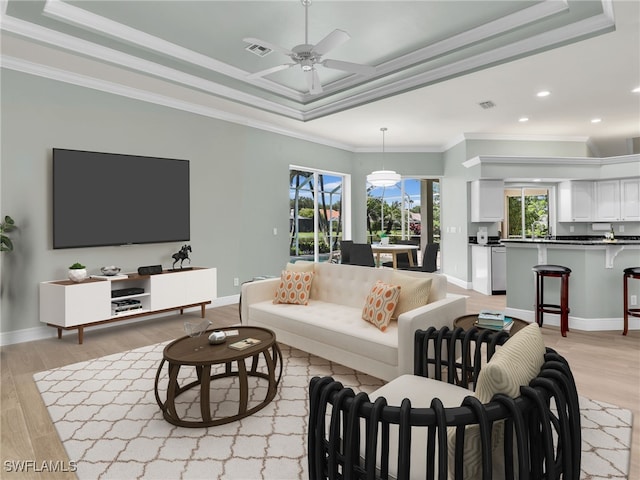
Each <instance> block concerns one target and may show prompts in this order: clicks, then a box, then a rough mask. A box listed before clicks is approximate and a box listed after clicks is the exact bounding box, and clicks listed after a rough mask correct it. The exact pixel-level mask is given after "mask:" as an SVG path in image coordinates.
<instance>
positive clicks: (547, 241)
mask: <svg viewBox="0 0 640 480" xmlns="http://www.w3.org/2000/svg"><path fill="white" fill-rule="evenodd" d="M500 243H502V244H509V243H512V244H525V245H526V244H532V245H536V244H544V245H598V246H602V245H640V237H620V238H616V239H614V240H606V239H603V238H602V237H575V238H567V237H561V238H536V239H531V238H505V239H502V240H500Z"/></svg>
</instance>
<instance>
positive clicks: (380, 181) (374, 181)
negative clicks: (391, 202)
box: [367, 127, 402, 187]
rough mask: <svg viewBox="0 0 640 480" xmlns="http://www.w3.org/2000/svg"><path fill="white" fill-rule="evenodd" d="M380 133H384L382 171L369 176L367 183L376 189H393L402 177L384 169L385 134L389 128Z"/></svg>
mask: <svg viewBox="0 0 640 480" xmlns="http://www.w3.org/2000/svg"><path fill="white" fill-rule="evenodd" d="M380 131H381V132H382V170H376V171H374V172H371V173H370V174H369V175H367V182H368V183H370V184H371V185H373V186H374V187H391V186H393V185H395V184H396V183H398V182H399V181H400V180H401V178H402V177H400V174H399V173H396V172H394V171H393V170H385V169H384V132H386V131H387V128H386V127H382V128H381V129H380Z"/></svg>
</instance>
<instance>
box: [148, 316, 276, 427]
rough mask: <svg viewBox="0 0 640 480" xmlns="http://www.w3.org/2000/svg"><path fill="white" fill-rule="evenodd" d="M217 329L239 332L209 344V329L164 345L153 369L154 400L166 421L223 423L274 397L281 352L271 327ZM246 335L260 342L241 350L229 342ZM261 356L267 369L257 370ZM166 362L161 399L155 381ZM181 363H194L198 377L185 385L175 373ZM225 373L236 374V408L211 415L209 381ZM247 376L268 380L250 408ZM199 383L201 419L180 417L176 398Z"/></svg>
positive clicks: (204, 424) (200, 424) (190, 424)
mask: <svg viewBox="0 0 640 480" xmlns="http://www.w3.org/2000/svg"><path fill="white" fill-rule="evenodd" d="M219 330H224V331H227V330H237V331H238V335H235V336H231V337H228V338H227V340H226V342H225V343H222V344H219V345H210V344H209V334H210V333H211V332H212V330H209V331H206V332H204V333H203V334H202V335H201V336H199V337H193V338H192V337H182V338H179V339H177V340H175V341H173V342H171V343H170V344H169V345H167V346H166V347H165V348H164V352H163V354H162V357H163V358H162V362H160V365H159V366H158V371H157V373H156V381H155V387H154V390H155V395H156V401H157V402H158V405H159V406H160V409H161V410H162V414H163V416H164V418H165V420H166V421H168V422H169V423H172V424H174V425H178V426H181V427H213V426H216V425H223V424H225V423H229V422H233V421H236V420H239V419H241V418H244V417H247V416H249V415H251V414H253V413H255V412H257V411H258V410H260V409H262V408H264V407H265V406H266V405H267V404H268V403H269V402H271V400H273V397H275V395H276V391H277V389H278V384H279V383H280V378H281V377H282V353H281V352H280V347H279V346H278V344H277V342H276V336H275V334H274V333H273V332H272V331H271V330H267V329H266V328H259V327H229V328H221V329H219ZM245 339H255V340H257V341H259V342H258V343H255V344H253V345H250V346H248V347H246V348H244V349H242V350H237V349H234V348H232V347H231V346H230V345H233V344H235V343H237V342H240V341H242V340H245ZM261 356H262V357H263V358H264V361H265V363H266V366H267V373H265V372H264V371H258V362H259V360H260V357H261ZM247 358H251V359H252V362H251V367H250V368H249V369H248V370H247V366H246V364H245V359H247ZM165 363H167V364H168V369H167V371H168V375H169V381H168V383H167V392H166V400H164V401H162V399H161V398H160V393H159V392H158V383H159V381H160V376H161V374H162V371H163V367H164V364H165ZM234 363H235V364H236V369H235V370H234V369H233V364H234ZM221 364H224V365H225V368H224V371H223V372H222V373H215V374H213V375H212V374H211V366H212V365H221ZM183 366H190V367H195V369H196V374H197V380H195V381H192V382H190V383H188V384H186V385H180V384H179V382H180V380H179V378H178V373H179V372H180V368H181V367H183ZM278 366H279V367H280V369H279V373H278V377H277V378H276V368H278ZM226 377H238V382H237V383H238V389H239V401H238V412H237V414H235V415H231V416H227V417H220V418H212V417H211V403H210V402H211V398H210V397H211V383H212V381H215V380H219V379H222V378H226ZM248 377H258V378H260V379H264V380H266V381H267V389H266V395H265V397H264V400H262V401H261V402H260V403H259V404H257V405H255V406H253V407H251V408H247V407H248V399H249V385H248ZM198 386H199V387H200V415H201V417H202V419H201V420H196V421H194V420H185V419H184V418H180V415H179V414H178V412H177V411H176V398H177V397H178V396H179V395H180V394H182V393H184V392H186V391H187V390H189V389H191V388H194V387H198ZM256 391H257V389H256ZM252 398H253V396H252Z"/></svg>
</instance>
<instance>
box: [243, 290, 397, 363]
mask: <svg viewBox="0 0 640 480" xmlns="http://www.w3.org/2000/svg"><path fill="white" fill-rule="evenodd" d="M314 281H315V280H314ZM249 315H250V317H251V319H252V320H251V323H252V324H255V325H258V326H265V327H267V328H273V329H274V330H276V331H280V330H282V331H286V332H289V333H290V334H293V335H296V336H299V337H301V338H309V339H313V340H314V341H316V342H320V343H325V344H327V345H330V346H332V347H335V348H338V349H341V350H345V351H351V352H358V354H359V355H362V356H363V357H369V358H372V359H375V360H377V361H379V362H382V363H385V364H388V365H393V366H397V365H398V324H397V323H396V322H392V323H391V324H390V325H389V326H388V327H387V331H386V332H381V331H380V330H378V329H377V328H376V327H375V326H374V325H372V324H370V323H368V322H364V321H363V320H362V306H360V307H359V308H354V307H347V306H345V305H338V304H335V303H327V302H322V301H320V300H313V299H311V300H309V304H308V305H274V304H273V303H272V302H270V301H266V302H258V303H254V304H253V305H251V306H250V307H249ZM297 347H298V348H300V349H302V350H305V348H303V347H304V345H298V346H297ZM305 351H306V350H305ZM320 355H321V354H320ZM321 356H322V355H321Z"/></svg>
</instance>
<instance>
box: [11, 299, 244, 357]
mask: <svg viewBox="0 0 640 480" xmlns="http://www.w3.org/2000/svg"><path fill="white" fill-rule="evenodd" d="M239 301H240V294H236V295H229V296H226V297H220V298H216V299H214V300H213V301H212V302H211V304H210V305H207V307H206V308H207V309H211V308H216V307H224V306H227V305H233V304H235V303H238V302H239ZM185 311H186V312H196V311H198V312H199V311H200V307H199V306H198V307H194V308H187V309H185ZM170 315H175V312H166V313H158V314H156V315H149V316H147V317H138V318H132V319H131V320H128V321H127V322H126V323H127V324H129V325H131V324H134V323H138V322H146V321H149V320H153V319H154V318H162V317H168V316H170ZM124 324H125V323H124V322H114V323H106V324H104V325H96V326H95V327H91V330H99V329H102V328H111V327H113V326H115V325H124ZM57 334H58V333H57V330H56V329H55V328H52V327H47V326H45V325H42V326H39V327H31V328H24V329H22V330H13V331H11V332H0V346H5V345H13V344H15V343H25V342H33V341H35V340H44V339H47V338H54V337H56V336H57ZM65 334H66V335H77V331H76V330H69V331H68V332H65V333H63V335H65Z"/></svg>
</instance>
